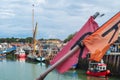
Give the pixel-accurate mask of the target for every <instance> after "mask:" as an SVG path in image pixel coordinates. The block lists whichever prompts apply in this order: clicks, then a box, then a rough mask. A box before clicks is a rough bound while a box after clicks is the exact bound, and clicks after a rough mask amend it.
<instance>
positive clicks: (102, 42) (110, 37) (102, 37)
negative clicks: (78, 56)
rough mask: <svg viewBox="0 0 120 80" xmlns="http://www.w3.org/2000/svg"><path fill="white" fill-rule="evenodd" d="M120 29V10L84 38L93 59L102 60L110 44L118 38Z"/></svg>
mask: <svg viewBox="0 0 120 80" xmlns="http://www.w3.org/2000/svg"><path fill="white" fill-rule="evenodd" d="M119 29H120V12H119V13H117V14H116V15H115V16H114V17H112V18H111V19H110V20H108V21H107V22H106V23H105V24H104V25H102V26H101V27H100V28H99V29H98V30H97V31H95V32H94V33H93V34H92V35H90V36H89V37H87V38H85V39H84V40H83V42H84V44H85V46H86V47H87V48H88V49H89V51H90V53H91V56H90V59H91V60H95V61H100V60H101V59H102V57H103V56H104V55H105V53H106V51H107V50H108V49H109V48H110V45H111V44H113V43H114V42H115V41H116V40H117V39H118V35H119Z"/></svg>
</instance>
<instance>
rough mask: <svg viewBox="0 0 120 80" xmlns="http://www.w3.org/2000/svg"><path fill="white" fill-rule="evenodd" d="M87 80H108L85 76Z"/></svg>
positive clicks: (106, 78) (106, 79)
mask: <svg viewBox="0 0 120 80" xmlns="http://www.w3.org/2000/svg"><path fill="white" fill-rule="evenodd" d="M87 80H108V77H93V76H87Z"/></svg>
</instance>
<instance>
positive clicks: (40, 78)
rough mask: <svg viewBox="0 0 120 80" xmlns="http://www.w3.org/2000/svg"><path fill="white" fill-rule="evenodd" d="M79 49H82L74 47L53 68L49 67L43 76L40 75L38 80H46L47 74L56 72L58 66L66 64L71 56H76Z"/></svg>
mask: <svg viewBox="0 0 120 80" xmlns="http://www.w3.org/2000/svg"><path fill="white" fill-rule="evenodd" d="M78 49H80V47H79V46H78V45H77V46H76V47H74V48H73V49H72V50H71V51H69V52H68V53H67V54H66V55H65V56H63V57H62V58H61V59H60V60H59V61H58V62H56V63H55V64H53V65H52V66H51V67H49V68H48V69H47V70H46V71H45V72H44V73H43V74H41V75H40V77H39V78H37V79H36V80H44V78H45V77H46V76H47V74H48V73H49V72H51V71H52V70H54V69H55V68H56V67H57V66H58V65H60V64H61V63H62V62H64V61H65V60H66V59H67V58H69V57H70V56H72V55H73V54H74V52H75V51H77V50H78Z"/></svg>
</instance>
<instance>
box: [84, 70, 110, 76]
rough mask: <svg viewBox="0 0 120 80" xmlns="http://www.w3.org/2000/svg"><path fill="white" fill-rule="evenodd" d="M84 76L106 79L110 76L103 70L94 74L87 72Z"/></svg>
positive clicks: (108, 71)
mask: <svg viewBox="0 0 120 80" xmlns="http://www.w3.org/2000/svg"><path fill="white" fill-rule="evenodd" d="M86 74H87V75H90V76H96V77H106V76H108V75H109V74H110V70H105V71H101V72H95V71H90V70H88V71H87V72H86Z"/></svg>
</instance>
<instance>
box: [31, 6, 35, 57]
mask: <svg viewBox="0 0 120 80" xmlns="http://www.w3.org/2000/svg"><path fill="white" fill-rule="evenodd" d="M32 27H33V28H32V29H33V30H32V31H33V41H32V43H33V51H32V55H35V34H34V33H35V27H34V4H33V5H32Z"/></svg>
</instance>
